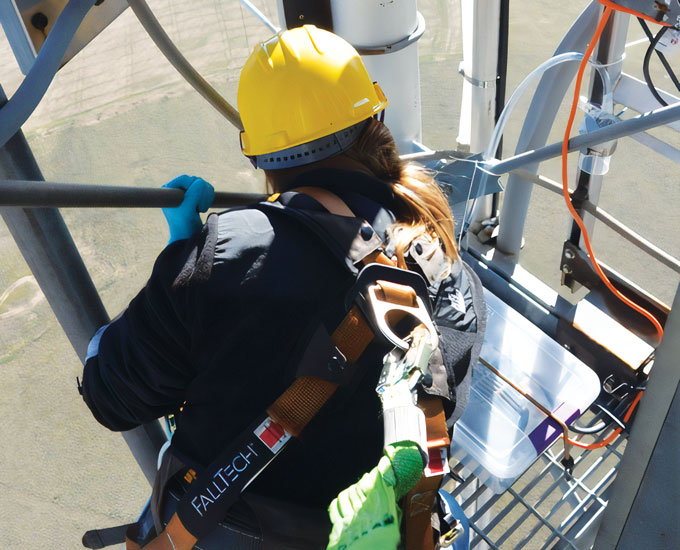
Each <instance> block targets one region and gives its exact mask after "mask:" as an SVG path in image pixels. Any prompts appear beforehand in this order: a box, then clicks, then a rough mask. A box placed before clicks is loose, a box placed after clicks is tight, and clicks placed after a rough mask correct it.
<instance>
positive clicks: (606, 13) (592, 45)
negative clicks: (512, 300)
mask: <svg viewBox="0 0 680 550" xmlns="http://www.w3.org/2000/svg"><path fill="white" fill-rule="evenodd" d="M598 1H599V2H601V3H603V4H605V6H606V7H605V9H604V13H603V14H602V18H601V20H600V23H599V24H598V26H597V30H596V31H595V34H594V35H593V38H592V40H591V41H590V44H589V45H588V48H587V49H586V51H585V53H584V54H583V60H582V61H581V65H580V66H579V70H578V74H577V76H576V85H575V90H574V101H573V103H572V106H571V111H570V113H569V121H568V122H567V128H566V131H565V133H564V140H563V141H562V194H563V196H564V200H565V202H566V204H567V208H568V209H569V212H570V213H571V215H572V217H573V218H574V220H575V221H576V223H577V224H578V226H579V228H580V229H581V233H582V235H583V241H584V243H585V245H586V248H587V250H588V254H589V255H590V259H591V262H592V264H593V267H594V268H595V271H596V272H597V274H598V275H599V277H600V279H602V281H603V282H604V283H605V284H606V285H607V287H608V288H609V290H611V291H612V292H613V293H614V295H615V296H616V297H617V298H619V299H620V300H621V301H623V302H624V303H625V304H627V305H628V306H629V307H631V308H633V309H634V310H635V311H637V312H639V313H640V314H642V315H644V316H645V317H646V318H647V319H649V320H650V321H651V322H652V324H653V325H654V328H655V329H656V331H657V333H658V334H659V341H661V339H662V338H663V328H662V327H661V324H660V323H659V321H658V320H657V319H656V318H655V317H654V316H653V315H652V314H651V313H649V312H648V311H647V310H645V309H644V308H642V307H640V306H638V305H637V304H636V303H635V302H633V301H632V300H630V299H628V298H627V297H626V296H624V295H623V294H621V293H620V292H619V291H618V290H617V289H616V288H614V286H613V285H612V284H611V282H610V281H609V279H608V278H607V276H606V275H605V273H604V272H603V271H602V268H601V267H600V265H599V264H598V262H597V259H596V258H595V253H594V252H593V249H592V246H591V244H590V237H589V235H588V231H587V230H586V227H585V225H584V223H583V220H582V219H581V217H580V216H579V215H578V213H577V212H576V210H575V209H574V207H573V205H572V204H571V198H570V197H569V188H568V186H567V182H568V175H567V155H568V152H569V136H570V134H571V129H572V127H573V124H574V119H575V118H576V110H577V108H578V100H579V93H580V90H581V84H582V83H583V76H584V74H585V70H586V67H587V65H588V60H589V59H590V56H591V55H592V53H593V50H594V49H595V45H596V44H597V42H598V41H599V39H600V36H601V35H602V32H603V31H604V28H605V25H606V24H607V21H608V20H609V17H610V16H611V14H612V11H613V10H614V9H619V11H625V12H627V13H631V12H632V10H627V9H626V8H620V6H619V7H617V6H615V5H613V4H612V3H611V2H609V1H607V0H598ZM632 13H633V14H634V15H641V14H637V13H635V12H632ZM645 18H646V17H645ZM655 22H657V23H658V21H655ZM641 397H642V391H640V392H639V393H638V394H637V396H636V397H635V399H634V400H633V402H632V403H631V405H630V407H629V408H628V411H627V412H626V415H625V417H624V419H623V420H624V422H627V421H628V420H629V419H630V417H631V415H632V414H633V411H634V410H635V407H636V406H637V404H638V402H639V401H640V398H641ZM620 433H621V428H618V429H616V430H614V432H612V433H611V434H610V435H609V436H608V437H607V438H606V439H604V440H602V441H599V442H598V443H592V444H590V445H588V444H585V443H580V442H578V441H574V440H572V439H568V440H567V441H568V442H569V443H570V444H571V445H574V446H576V447H580V448H582V449H598V448H600V447H604V446H606V445H608V444H609V443H611V442H612V441H613V440H614V439H615V438H616V437H617V436H618V435H619V434H620Z"/></svg>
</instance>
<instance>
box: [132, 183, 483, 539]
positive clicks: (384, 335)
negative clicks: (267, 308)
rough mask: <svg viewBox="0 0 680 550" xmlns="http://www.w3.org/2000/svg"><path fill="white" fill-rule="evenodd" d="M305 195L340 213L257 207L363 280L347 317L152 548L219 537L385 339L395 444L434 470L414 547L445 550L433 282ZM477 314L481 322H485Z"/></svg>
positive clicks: (442, 420)
mask: <svg viewBox="0 0 680 550" xmlns="http://www.w3.org/2000/svg"><path fill="white" fill-rule="evenodd" d="M305 193H306V194H310V195H312V196H313V197H314V198H315V199H316V200H317V201H318V202H320V203H321V204H322V205H323V206H324V207H325V208H326V209H327V210H328V211H329V212H330V214H326V213H319V212H315V213H314V214H313V215H311V214H310V213H309V212H308V211H304V210H297V209H294V208H290V207H289V206H287V202H288V201H287V200H286V199H287V198H288V199H290V196H288V197H286V196H285V195H289V194H284V196H283V197H279V196H278V195H275V196H273V197H272V198H270V200H269V201H268V202H266V203H261V204H259V205H258V206H257V207H258V208H260V209H262V210H268V211H276V212H281V213H283V214H285V215H287V216H292V217H293V218H296V219H298V220H299V221H300V222H302V223H303V224H304V225H305V226H306V227H308V228H309V229H310V230H311V231H312V232H313V233H314V234H315V235H317V236H318V237H319V238H321V240H322V241H323V242H324V243H325V244H326V245H327V246H328V248H329V249H330V250H331V251H332V252H334V254H335V256H336V257H338V258H339V259H341V260H342V261H343V263H344V265H345V266H346V268H347V269H349V270H350V272H351V273H353V274H354V275H355V276H356V281H355V283H354V285H353V286H352V288H351V289H350V291H349V292H348V293H347V295H346V298H345V310H346V311H347V313H346V315H345V316H344V318H343V319H342V321H341V322H340V323H339V324H338V325H337V327H336V328H335V330H333V331H332V333H331V334H329V333H328V331H327V330H326V328H325V327H324V325H323V324H320V325H319V326H318V327H317V329H316V331H315V332H314V334H313V336H312V337H311V340H310V341H309V344H308V345H307V348H306V350H305V352H304V353H303V354H302V355H301V358H300V360H299V363H298V365H297V373H296V376H297V377H296V379H295V380H294V382H293V383H292V384H291V386H290V387H289V388H288V389H287V390H286V391H285V392H284V393H283V394H282V395H281V396H280V397H279V398H278V399H277V400H276V401H275V402H274V403H272V405H271V406H270V407H268V408H267V410H266V411H265V412H264V413H262V414H261V415H260V416H259V417H258V418H256V419H255V420H254V421H253V422H252V424H251V425H250V426H249V427H248V428H247V429H246V430H245V431H244V432H243V433H242V434H241V435H240V436H239V437H238V438H236V440H235V441H234V442H233V443H232V444H231V445H230V446H229V447H228V448H227V449H226V450H225V451H223V452H222V453H221V454H220V456H219V457H218V458H217V459H216V460H214V461H213V462H212V463H211V464H210V465H209V466H208V467H207V468H205V469H204V470H203V471H201V472H200V475H198V476H197V477H196V476H195V474H194V473H192V474H191V475H190V477H189V478H186V479H187V481H190V482H191V483H190V485H189V489H188V491H187V493H186V494H185V495H184V496H183V497H182V498H181V500H180V502H179V504H178V506H177V508H176V511H175V513H174V515H173V516H172V517H171V519H170V521H169V522H168V523H167V525H166V526H165V529H164V530H163V532H161V533H160V534H159V535H158V536H157V537H156V539H154V540H153V541H152V542H151V543H149V544H148V545H147V546H145V547H144V548H149V549H152V548H153V549H162V550H177V549H180V548H187V549H188V548H191V547H193V545H194V544H195V543H196V542H197V541H198V540H200V539H201V538H203V537H204V536H206V535H207V534H208V533H209V532H211V531H212V530H213V529H214V528H215V527H216V526H217V524H218V523H219V522H220V521H221V520H222V519H223V518H224V517H225V515H226V512H227V510H228V509H229V508H230V507H231V506H232V505H233V504H234V503H235V502H236V501H237V500H238V499H239V497H240V494H241V492H242V491H243V490H244V489H245V488H246V487H247V486H248V485H249V483H250V482H251V481H253V480H254V479H255V478H256V477H257V475H259V473H260V472H262V471H263V470H264V469H265V468H266V467H267V465H268V464H269V463H270V462H271V461H272V460H274V459H275V458H276V456H278V455H279V454H280V453H281V452H282V450H283V449H284V448H285V446H286V444H287V443H288V442H289V441H290V439H291V437H299V436H300V434H301V433H302V431H303V430H304V428H305V426H307V424H308V423H309V422H310V421H311V420H312V419H313V418H314V417H315V415H316V414H317V413H318V412H319V410H320V409H321V408H322V407H323V405H324V404H325V403H326V402H327V401H328V400H329V399H330V397H331V396H332V395H333V394H334V393H335V391H336V390H337V389H338V387H339V386H340V385H342V384H346V383H347V382H348V380H349V379H350V378H351V377H352V376H353V375H354V370H355V369H356V364H357V362H358V360H359V358H360V357H361V355H362V353H363V352H364V350H365V349H366V348H367V346H368V345H369V344H370V343H371V342H372V341H373V340H374V339H375V338H376V337H379V338H381V339H382V340H384V341H386V342H388V343H389V344H390V345H391V346H394V348H393V350H392V352H390V353H389V354H388V355H386V356H385V361H384V365H383V371H382V373H381V377H380V381H379V384H378V388H377V392H378V395H379V396H380V398H381V400H382V403H383V411H384V421H385V444H388V443H391V442H397V441H403V440H412V441H415V442H416V443H418V444H419V446H420V448H421V450H422V452H423V454H424V459H425V460H424V463H425V464H426V465H427V467H426V468H425V471H424V473H423V476H422V477H421V479H420V481H419V482H418V484H417V485H416V486H415V487H414V488H413V489H412V490H411V492H410V493H409V494H408V495H407V496H406V497H405V498H404V501H403V505H402V508H403V511H404V523H405V548H406V549H407V550H429V549H433V548H434V547H435V543H434V535H433V530H432V525H431V514H432V511H433V508H434V505H435V500H436V497H437V491H438V489H439V486H440V484H441V482H442V478H443V475H444V474H445V473H446V472H447V471H448V461H447V459H448V448H449V444H450V441H449V435H448V433H449V431H448V428H447V425H446V415H445V411H444V405H443V401H442V398H441V396H437V395H429V394H427V393H424V392H423V391H421V390H422V382H423V380H424V379H426V377H428V376H429V384H430V385H432V377H431V376H430V374H429V372H428V365H429V363H430V359H431V356H432V354H433V352H435V351H436V350H437V346H438V331H437V329H436V328H435V325H434V323H433V321H432V316H433V315H432V310H431V305H430V296H429V294H428V285H427V284H426V282H425V280H424V279H423V277H421V276H420V275H419V274H417V273H415V272H413V271H407V270H403V269H398V268H397V267H395V262H394V261H392V260H391V259H390V258H389V257H388V256H387V255H386V254H385V253H384V250H383V249H384V244H383V241H382V239H381V238H380V237H379V236H378V235H377V233H376V232H375V231H374V230H373V228H372V227H371V226H370V224H368V223H367V222H366V221H364V220H361V219H359V218H356V217H353V213H352V212H351V211H350V210H349V209H348V208H347V207H346V205H344V203H343V202H342V201H340V200H339V198H338V197H336V196H335V195H333V194H331V193H328V192H324V191H323V190H321V192H316V191H315V188H312V189H309V190H307V189H305ZM293 195H294V194H293ZM277 199H278V200H277ZM350 216H352V217H350ZM339 218H342V219H339ZM339 222H340V223H339ZM476 313H477V315H478V316H479V317H480V318H481V317H482V315H483V314H482V315H480V312H476ZM407 318H409V320H410V323H409V325H408V327H409V328H408V329H407V330H409V331H410V332H408V335H407V336H405V337H400V336H399V335H397V334H396V332H395V330H396V328H395V327H397V326H398V325H399V323H400V322H401V321H404V323H406V320H407ZM400 328H403V327H402V326H401V325H400ZM477 328H478V330H477V332H480V330H479V329H480V328H481V332H483V326H481V327H479V326H478V327H477ZM467 347H468V348H469V347H470V346H467ZM416 405H417V406H416ZM156 489H157V488H155V489H154V491H156ZM159 490H160V491H162V490H163V488H162V487H161V488H160V489H159ZM445 536H446V534H445V535H444V537H443V538H442V540H445Z"/></svg>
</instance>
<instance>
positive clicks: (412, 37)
mask: <svg viewBox="0 0 680 550" xmlns="http://www.w3.org/2000/svg"><path fill="white" fill-rule="evenodd" d="M416 16H417V19H418V25H417V26H416V29H415V30H414V31H413V32H412V33H411V34H409V35H408V36H407V37H406V38H404V39H402V40H399V42H395V43H394V44H388V45H387V46H357V45H355V44H352V45H353V46H354V49H355V50H356V51H357V52H359V55H382V54H386V53H394V52H398V51H399V50H403V49H404V48H406V47H408V46H410V45H411V44H413V43H414V42H417V41H418V40H420V37H421V36H423V34H424V33H425V18H424V17H423V15H422V14H421V13H420V12H418V13H417V15H416Z"/></svg>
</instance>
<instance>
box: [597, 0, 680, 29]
mask: <svg viewBox="0 0 680 550" xmlns="http://www.w3.org/2000/svg"><path fill="white" fill-rule="evenodd" d="M597 1H598V2H599V3H600V4H602V5H604V6H606V7H608V8H611V9H613V10H616V11H621V12H623V13H627V14H628V15H633V16H635V17H642V19H646V20H647V21H651V22H652V23H656V24H657V25H663V26H664V27H670V26H671V25H669V24H668V23H664V22H663V21H657V20H656V19H654V18H653V17H650V16H649V15H645V14H644V13H640V12H639V11H635V10H631V9H630V8H626V7H624V6H620V5H619V4H615V3H614V2H612V1H610V0H597Z"/></svg>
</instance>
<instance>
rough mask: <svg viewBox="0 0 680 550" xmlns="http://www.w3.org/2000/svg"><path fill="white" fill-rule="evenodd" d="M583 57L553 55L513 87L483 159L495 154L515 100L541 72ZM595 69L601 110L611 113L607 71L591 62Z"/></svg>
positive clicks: (612, 107) (612, 106)
mask: <svg viewBox="0 0 680 550" xmlns="http://www.w3.org/2000/svg"><path fill="white" fill-rule="evenodd" d="M582 59H583V54H582V53H580V52H566V53H563V54H560V55H556V56H555V57H551V58H550V59H548V60H547V61H545V62H543V63H541V64H540V65H539V66H538V67H536V68H535V69H534V70H533V71H532V72H531V73H529V75H528V76H527V77H526V78H525V79H524V80H523V81H522V82H521V84H520V85H519V86H517V88H516V89H515V91H514V92H513V93H512V96H510V99H509V100H508V102H507V103H506V105H505V107H504V108H503V112H502V113H501V116H500V117H498V122H497V123H496V127H495V128H494V130H493V135H492V136H491V140H490V141H489V146H488V147H487V149H486V151H485V152H484V160H489V159H493V158H494V157H495V156H496V151H497V150H498V144H499V143H500V141H501V137H502V136H503V132H504V131H505V125H506V123H507V122H508V118H509V117H510V114H511V113H512V110H513V109H514V108H515V106H516V105H517V102H518V101H519V100H520V98H521V97H522V96H523V95H524V92H526V90H527V88H528V87H529V86H530V85H532V84H533V83H534V82H535V81H536V80H538V79H539V78H540V77H542V76H543V74H544V73H545V72H546V71H548V70H549V69H552V68H553V67H555V66H557V65H560V64H561V63H567V62H569V61H581V60H582ZM593 66H594V67H595V68H596V69H597V72H598V74H599V75H600V78H601V79H602V88H603V89H604V100H603V106H602V107H603V110H604V111H605V112H607V113H611V112H612V111H613V109H614V98H613V95H612V90H611V80H610V78H609V73H608V72H607V70H606V68H605V67H602V66H599V65H596V64H593Z"/></svg>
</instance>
